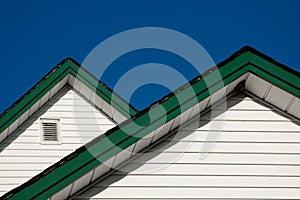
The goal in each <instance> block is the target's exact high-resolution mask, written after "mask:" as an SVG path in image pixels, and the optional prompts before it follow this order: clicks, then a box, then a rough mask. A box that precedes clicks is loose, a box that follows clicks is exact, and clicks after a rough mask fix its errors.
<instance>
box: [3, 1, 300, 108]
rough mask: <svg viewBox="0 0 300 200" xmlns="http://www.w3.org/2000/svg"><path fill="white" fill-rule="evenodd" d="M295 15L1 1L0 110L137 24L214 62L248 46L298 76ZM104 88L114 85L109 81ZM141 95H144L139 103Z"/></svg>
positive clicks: (278, 5)
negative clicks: (174, 37) (182, 38)
mask: <svg viewBox="0 0 300 200" xmlns="http://www.w3.org/2000/svg"><path fill="white" fill-rule="evenodd" d="M299 10H300V1H297V0H294V1H291V0H285V1H261V0H245V1H188V0H185V1H162V0H160V1H153V0H152V1H145V2H144V1H141V2H140V1H107V2H105V3H104V2H103V1H80V2H79V1H16V0H12V1H1V3H0V25H1V31H0V59H1V73H0V77H1V78H0V85H1V86H0V87H1V93H0V113H2V112H3V111H4V110H5V109H6V108H8V107H9V106H10V105H11V104H12V103H14V102H15V101H16V100H17V99H18V98H20V97H21V96H22V95H23V94H24V93H25V92H26V91H28V90H29V89H30V88H31V87H32V86H33V85H34V84H35V83H36V82H38V81H39V80H40V79H41V78H42V77H43V76H44V75H45V74H46V73H47V72H48V71H50V70H51V69H52V68H53V67H54V66H55V65H56V64H58V63H59V62H60V61H61V60H62V59H64V58H66V57H72V58H74V59H75V60H77V61H78V62H79V63H81V62H83V60H84V58H85V57H86V56H87V54H88V53H89V52H90V51H91V50H92V49H93V48H94V47H95V46H96V45H98V44H99V43H100V42H101V41H103V40H105V39H106V38H108V37H110V36H112V35H114V34H117V33H119V32H121V31H125V30H127V29H132V28H137V27H147V26H154V27H165V28H170V29H174V30H177V31H180V32H182V33H184V34H187V35H188V36H190V37H192V38H193V39H195V40H196V41H198V42H199V43H200V44H201V45H202V46H203V47H204V48H205V49H206V50H207V51H208V53H209V54H210V55H211V57H212V58H213V59H214V61H215V63H219V62H220V61H222V60H224V59H225V58H227V57H229V56H230V55H231V54H232V53H234V52H235V51H236V50H238V49H239V48H241V47H242V46H244V45H250V46H253V47H254V48H256V49H258V50H259V51H261V52H263V53H265V54H267V55H269V56H271V57H272V58H274V59H275V60H277V61H279V62H281V63H283V64H285V65H288V66H289V67H291V68H294V69H296V70H298V71H300V59H299V57H300V50H299V46H300V39H299V36H300V27H299V26H300V15H299ZM146 54H147V53H146ZM150 54H151V53H150ZM127 60H128V59H127ZM174 60H176V58H174ZM174 62H175V61H174ZM122 65H126V59H125V61H124V62H123V64H122ZM86 68H88V66H86ZM187 74H188V72H187ZM108 75H109V74H108ZM105 83H106V84H108V85H109V86H113V84H114V83H113V82H111V83H110V79H109V77H107V78H106V80H105ZM299 84H300V83H299ZM155 89H156V92H153V91H155ZM145 91H150V92H145ZM167 92H168V90H167V89H166V88H163V87H160V88H159V87H158V86H153V85H152V86H151V85H148V86H147V85H145V86H143V87H142V88H140V89H139V90H138V91H137V92H136V93H135V94H134V95H133V97H132V99H131V102H132V103H133V104H135V106H136V107H138V108H143V107H145V106H146V105H148V104H149V103H151V102H152V101H153V100H157V99H159V98H160V97H161V95H163V94H165V93H167ZM141 94H143V95H146V94H147V95H148V96H146V98H143V99H144V100H143V99H141Z"/></svg>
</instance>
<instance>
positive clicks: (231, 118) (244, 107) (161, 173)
mask: <svg viewBox="0 0 300 200" xmlns="http://www.w3.org/2000/svg"><path fill="white" fill-rule="evenodd" d="M227 104H228V106H229V107H228V110H227V111H226V112H225V115H224V117H223V118H222V117H220V116H218V117H217V118H213V119H212V121H210V120H211V116H210V114H211V113H208V114H206V115H204V116H202V117H201V122H200V128H198V129H197V130H196V131H195V130H192V127H194V125H193V124H191V125H187V126H185V127H182V128H180V130H179V131H178V132H177V133H176V135H175V136H173V137H169V138H166V139H165V140H164V141H163V142H161V143H160V144H159V145H157V146H155V147H153V148H151V149H150V150H148V151H147V152H146V153H145V154H143V155H140V156H139V157H137V158H136V159H134V160H132V161H131V162H130V163H128V164H126V165H125V166H124V167H122V168H121V169H120V170H119V171H117V172H115V173H114V174H112V175H111V176H110V177H108V178H107V179H104V180H103V181H100V182H98V183H96V184H95V185H94V186H93V187H92V188H90V189H89V190H87V191H85V192H84V193H82V194H80V195H78V197H76V198H75V199H90V198H91V199H164V198H165V199H175V198H176V199H191V198H195V199H206V198H209V199H230V198H234V199H266V198H270V199H299V197H300V127H299V125H298V124H297V123H296V122H295V121H293V120H292V119H288V118H286V117H285V116H282V115H280V114H278V111H277V110H275V109H274V108H269V107H267V106H265V105H262V104H260V103H258V102H256V101H255V100H253V99H251V98H249V97H245V96H243V95H236V96H233V97H232V98H230V99H229V100H228V101H227ZM215 109H220V108H219V107H216V108H215ZM216 122H217V123H218V122H223V123H222V125H221V126H220V125H217V126H216V125H213V123H216ZM212 127H213V128H212ZM216 127H222V128H223V129H222V130H220V129H219V130H218V129H216ZM216 138H217V140H216Z"/></svg>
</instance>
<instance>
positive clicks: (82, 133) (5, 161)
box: [0, 87, 115, 196]
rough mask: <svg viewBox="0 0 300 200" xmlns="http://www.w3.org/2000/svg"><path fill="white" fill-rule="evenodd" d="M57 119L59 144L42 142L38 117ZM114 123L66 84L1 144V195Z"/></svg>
mask: <svg viewBox="0 0 300 200" xmlns="http://www.w3.org/2000/svg"><path fill="white" fill-rule="evenodd" d="M41 118H42V119H59V121H60V126H61V144H42V142H41V130H40V128H41V127H40V119H41ZM114 126H115V124H114V123H113V122H112V121H111V120H109V119H108V118H107V117H106V116H104V115H103V114H102V113H100V112H99V111H98V110H97V109H96V108H94V107H93V106H92V105H91V104H89V103H88V102H87V101H86V100H85V99H84V98H82V97H81V96H80V95H79V94H78V93H77V92H75V91H73V90H72V89H70V88H69V87H65V88H63V89H62V91H61V92H59V93H58V94H57V95H55V96H54V97H53V98H52V99H51V100H50V101H49V102H47V103H46V104H45V105H43V106H42V107H41V108H40V109H39V110H38V111H37V112H36V113H35V114H33V116H32V117H30V118H29V119H28V120H27V121H26V122H25V123H23V124H22V125H21V126H20V127H19V128H18V129H17V130H16V131H14V132H13V133H12V134H11V135H10V136H9V137H8V138H6V139H5V140H4V141H3V142H2V143H1V144H0V196H1V195H3V194H4V193H6V192H8V191H9V190H11V189H13V188H15V187H17V186H19V185H20V184H22V183H24V182H26V181H27V180H29V179H30V178H32V177H33V176H35V175H37V174H38V173H40V172H42V171H43V170H45V169H46V168H47V167H49V166H51V165H52V164H54V163H55V162H57V161H59V160H60V159H62V158H63V157H65V156H66V155H68V154H70V153H71V152H73V151H74V150H75V149H77V148H79V147H80V146H82V145H83V144H85V143H86V142H88V141H90V140H91V139H93V138H95V137H96V136H99V135H101V134H102V133H104V132H105V131H107V130H109V129H110V128H112V127H114Z"/></svg>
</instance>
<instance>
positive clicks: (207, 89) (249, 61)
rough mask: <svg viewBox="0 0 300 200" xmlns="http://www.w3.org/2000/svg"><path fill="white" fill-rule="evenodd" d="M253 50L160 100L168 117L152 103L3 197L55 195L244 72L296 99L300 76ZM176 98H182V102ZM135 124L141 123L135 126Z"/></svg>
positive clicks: (224, 63) (244, 52)
mask: <svg viewBox="0 0 300 200" xmlns="http://www.w3.org/2000/svg"><path fill="white" fill-rule="evenodd" d="M253 51H254V50H252V49H247V50H246V51H245V50H243V52H242V53H241V54H238V55H236V56H234V57H233V58H230V60H229V61H227V62H223V63H222V66H219V68H214V69H213V71H212V72H209V73H206V74H205V75H203V78H200V77H198V78H196V79H194V80H193V81H191V82H190V83H189V84H190V86H186V87H182V88H181V89H180V90H178V92H176V95H169V96H168V97H167V98H166V99H165V98H164V99H163V100H161V101H160V106H163V107H164V109H165V110H166V112H167V116H166V115H165V112H164V111H163V112H162V109H161V108H160V106H152V107H151V109H150V108H149V109H147V110H144V111H142V112H140V113H138V114H137V115H136V116H135V117H133V118H132V119H129V120H126V121H125V122H124V123H122V124H120V125H119V126H117V127H115V128H113V129H111V130H109V131H108V132H106V133H105V135H104V136H100V137H98V138H96V139H94V140H93V141H92V142H90V143H89V144H88V145H86V148H85V147H81V148H79V149H77V150H76V151H75V152H73V153H72V154H70V155H69V156H67V157H65V158H64V159H63V160H61V161H60V162H59V163H56V164H54V165H53V166H51V167H50V168H48V169H46V170H45V171H44V173H41V174H40V175H38V176H36V177H34V178H32V179H31V180H30V181H29V182H27V183H25V184H23V185H21V186H20V187H18V188H16V189H14V190H12V191H11V192H9V193H7V194H6V195H5V196H3V197H7V198H10V199H23V198H24V197H26V198H28V199H31V198H34V199H45V198H48V197H50V196H52V195H54V194H55V193H57V192H58V191H60V190H61V189H63V188H64V187H66V186H67V185H69V184H71V183H72V182H74V181H75V180H77V179H79V178H80V177H81V176H82V175H84V174H86V173H87V172H89V171H90V170H92V169H93V168H95V167H96V166H97V165H99V164H100V163H103V162H104V161H106V160H107V159H109V158H111V157H112V156H114V155H116V154H117V153H119V152H121V151H122V149H125V148H127V147H129V146H130V145H132V144H134V143H135V142H137V141H138V140H139V138H142V137H144V136H146V135H147V134H149V133H150V132H151V131H153V130H155V129H157V128H158V127H160V126H162V125H163V124H164V123H165V122H164V121H163V119H164V118H165V117H166V119H167V121H170V120H172V119H174V118H175V117H177V116H178V115H180V114H181V113H182V112H184V111H185V110H187V109H188V108H190V107H191V106H193V105H195V104H196V103H197V102H200V101H202V100H204V99H205V98H207V97H208V96H210V95H211V94H212V93H214V92H215V91H217V90H219V89H221V88H222V87H224V86H225V85H228V84H229V83H231V82H232V81H234V80H236V79H237V78H238V77H240V76H242V75H243V74H245V73H247V72H251V73H254V74H256V75H257V76H259V77H261V78H263V79H265V80H267V81H268V82H270V83H271V84H274V85H276V86H277V87H279V88H281V89H283V90H285V91H288V92H289V93H291V94H292V95H295V96H296V97H298V98H299V97H300V89H299V83H300V76H299V75H298V74H297V75H294V74H293V72H292V71H290V70H289V69H287V68H286V69H284V67H282V66H279V65H278V64H276V62H273V61H270V60H268V58H263V57H262V56H261V55H259V54H258V53H256V52H255V51H254V52H253ZM274 63H275V64H274ZM219 74H220V75H221V77H222V80H221V81H220V80H218V79H215V77H218V75H219ZM205 80H206V81H205ZM207 83H209V84H207ZM191 92H193V93H194V92H196V93H197V97H196V98H191ZM177 99H181V103H182V104H181V105H179V103H178V100H177ZM150 111H151V116H154V117H155V119H153V121H152V122H149V112H150ZM136 123H137V124H139V125H142V126H136ZM90 152H92V154H93V155H92V154H91V153H90ZM94 156H95V157H96V158H97V159H95V157H94Z"/></svg>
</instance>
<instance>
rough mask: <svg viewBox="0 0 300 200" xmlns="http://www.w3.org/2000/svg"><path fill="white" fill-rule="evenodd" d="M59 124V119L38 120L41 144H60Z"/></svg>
mask: <svg viewBox="0 0 300 200" xmlns="http://www.w3.org/2000/svg"><path fill="white" fill-rule="evenodd" d="M59 122H60V121H59V119H40V127H41V143H42V144H60V123H59Z"/></svg>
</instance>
